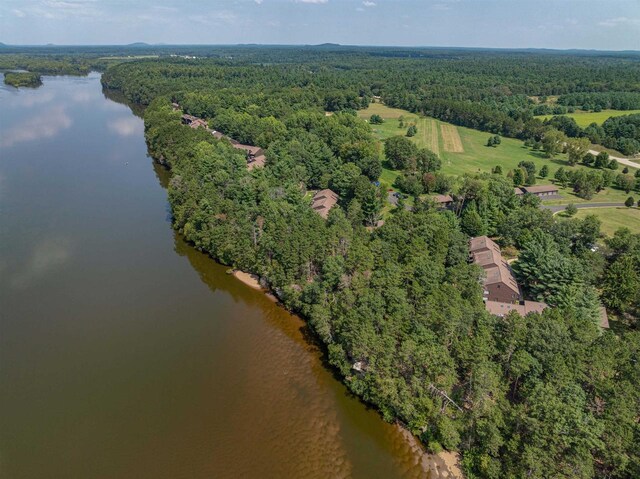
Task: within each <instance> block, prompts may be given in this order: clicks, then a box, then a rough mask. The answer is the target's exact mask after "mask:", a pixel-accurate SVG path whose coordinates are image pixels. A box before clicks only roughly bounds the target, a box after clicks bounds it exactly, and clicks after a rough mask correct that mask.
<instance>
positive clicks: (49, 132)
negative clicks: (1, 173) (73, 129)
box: [0, 105, 73, 148]
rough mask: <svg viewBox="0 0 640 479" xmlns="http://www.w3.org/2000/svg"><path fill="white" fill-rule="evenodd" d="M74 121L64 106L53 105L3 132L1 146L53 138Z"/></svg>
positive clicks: (0, 140)
mask: <svg viewBox="0 0 640 479" xmlns="http://www.w3.org/2000/svg"><path fill="white" fill-rule="evenodd" d="M72 123H73V121H72V120H71V117H70V116H69V115H68V114H67V112H66V111H65V108H64V107H63V106H61V105H60V106H53V107H51V108H48V109H45V110H43V111H42V113H39V114H37V115H34V116H32V117H31V118H28V119H26V120H25V121H23V122H22V123H19V124H17V125H14V126H12V127H11V128H9V129H8V130H6V131H5V132H3V133H2V137H1V138H0V147H5V148H6V147H9V146H13V145H15V144H16V143H23V142H25V141H34V140H40V139H42V138H52V137H54V136H56V135H57V134H58V133H60V132H61V131H62V130H65V129H67V128H69V127H70V126H71V124H72Z"/></svg>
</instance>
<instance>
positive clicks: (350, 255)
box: [103, 50, 640, 478]
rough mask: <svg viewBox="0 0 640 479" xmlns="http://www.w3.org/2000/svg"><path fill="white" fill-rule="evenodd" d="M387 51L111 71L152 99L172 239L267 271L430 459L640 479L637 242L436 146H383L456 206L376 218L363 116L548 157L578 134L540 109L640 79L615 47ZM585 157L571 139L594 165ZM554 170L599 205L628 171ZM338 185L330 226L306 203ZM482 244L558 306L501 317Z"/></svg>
mask: <svg viewBox="0 0 640 479" xmlns="http://www.w3.org/2000/svg"><path fill="white" fill-rule="evenodd" d="M385 52H386V53H385V54H384V55H382V56H381V57H375V58H372V57H370V56H369V54H368V53H367V54H365V53H363V52H357V53H352V54H349V55H348V56H347V55H345V56H342V55H339V54H336V53H331V52H330V53H325V54H324V55H325V56H324V57H322V58H320V56H319V54H310V55H309V56H308V58H307V59H306V60H302V59H300V58H301V57H299V56H297V54H295V53H294V54H292V55H291V56H290V57H287V61H285V60H284V59H283V58H282V57H279V56H278V55H277V54H276V53H274V52H270V53H269V55H267V54H264V53H260V52H259V53H253V54H251V55H249V54H247V56H245V57H241V59H240V60H237V61H231V60H227V59H209V60H202V61H198V62H188V61H183V60H173V59H172V60H161V61H156V60H145V61H140V62H134V63H128V64H122V65H118V66H115V67H112V68H110V69H109V70H108V71H107V73H106V74H105V76H104V79H103V80H104V83H105V85H106V86H109V87H114V88H118V89H120V90H122V91H123V92H124V93H125V95H127V97H128V98H130V99H132V100H135V101H141V102H143V103H147V104H149V106H148V108H147V110H146V112H145V135H146V139H147V143H148V146H149V151H150V153H151V154H152V156H153V157H154V158H156V159H157V160H158V161H160V162H162V163H164V164H165V165H167V166H168V167H170V168H171V169H172V178H171V181H170V185H169V199H170V203H171V207H172V213H173V222H174V226H175V228H176V229H178V230H179V231H180V232H181V233H183V234H184V235H185V237H186V238H187V239H188V240H189V241H191V242H192V243H193V244H194V245H195V246H196V247H197V248H199V249H201V250H203V251H206V252H207V253H209V254H211V255H212V256H213V257H215V258H217V259H218V260H219V261H221V262H222V263H224V264H227V265H230V266H233V267H235V268H239V269H243V270H246V271H251V272H254V273H256V274H258V275H259V276H260V277H261V278H262V280H263V281H264V282H265V284H266V285H268V286H269V287H270V288H271V289H272V290H273V291H274V292H276V294H277V295H278V296H279V298H280V299H281V301H282V302H283V304H284V305H285V306H287V307H288V308H291V309H292V310H295V311H297V312H299V313H301V314H302V315H303V316H304V317H305V318H306V319H307V320H308V322H309V324H310V326H311V327H312V329H313V331H314V332H315V333H316V334H317V336H318V338H320V340H321V341H322V343H323V344H324V345H325V347H326V352H327V356H328V360H329V362H330V364H331V365H332V366H333V367H334V368H336V371H337V372H338V373H339V374H340V375H341V376H342V377H343V378H344V380H345V383H346V384H347V386H348V387H349V388H350V390H351V391H352V392H354V393H355V394H357V395H358V396H359V397H361V398H363V399H364V400H366V401H368V402H369V403H371V404H373V405H375V406H376V407H377V408H378V409H379V410H380V411H381V413H382V415H383V416H384V417H385V419H387V420H390V421H392V420H398V421H401V422H402V423H403V424H405V425H406V426H407V427H408V428H409V429H411V431H413V432H414V433H415V434H417V435H418V436H419V437H420V438H421V439H422V440H423V441H424V443H425V444H426V445H427V446H428V447H429V448H431V449H433V450H437V449H439V448H441V447H444V448H447V449H451V450H459V451H461V453H462V463H463V467H464V469H465V471H466V473H467V474H468V476H469V477H478V478H480V477H482V478H504V477H506V478H520V477H531V478H546V477H566V478H570V477H571V478H574V477H577V478H589V477H610V478H626V477H636V476H638V475H640V451H639V446H638V444H640V440H639V439H640V426H639V424H638V421H637V418H638V416H639V415H640V406H639V405H640V387H639V386H638V384H640V363H639V362H638V360H639V359H640V358H639V356H640V335H639V334H638V331H637V317H638V310H639V309H640V295H639V291H640V284H639V283H640V280H639V279H638V278H640V235H634V234H632V233H631V232H629V231H628V230H621V231H619V232H618V233H617V234H616V235H615V236H614V237H613V238H611V239H610V240H609V241H607V242H606V243H605V244H604V245H601V248H600V249H598V248H595V247H594V246H595V244H596V242H598V241H601V239H600V225H599V222H598V221H597V219H596V218H595V217H593V216H587V217H586V218H584V219H578V218H571V219H562V218H557V217H554V216H553V215H552V214H551V212H550V211H548V210H545V209H541V208H540V207H539V203H540V200H539V199H538V198H536V197H534V196H532V195H523V196H522V197H517V196H516V195H515V193H514V189H513V184H514V181H515V180H514V178H515V174H512V175H511V177H507V176H506V175H505V176H502V175H500V174H489V173H483V174H476V175H466V176H463V177H460V178H457V179H455V181H453V180H454V179H452V178H451V177H449V176H448V175H443V174H442V173H441V172H439V171H437V170H438V169H439V167H440V160H439V158H438V157H437V155H435V154H434V153H433V152H430V151H428V150H420V149H418V148H416V147H415V145H414V144H413V143H412V142H411V141H410V140H408V139H407V138H405V137H403V136H400V135H398V136H396V137H392V138H390V139H389V140H387V141H386V142H385V144H384V149H385V152H386V154H387V155H386V156H387V159H388V161H389V162H393V163H394V165H393V166H394V167H396V168H398V169H401V170H403V174H402V175H401V178H400V180H401V181H405V182H406V183H407V184H408V185H411V186H410V187H411V188H415V191H427V192H436V191H438V192H447V193H451V194H452V195H453V197H454V198H453V199H454V205H453V207H452V210H451V211H441V210H438V209H436V208H435V207H434V205H433V204H432V203H431V202H429V201H421V200H420V199H419V198H418V199H416V201H415V204H414V206H413V208H412V209H411V210H407V209H405V208H404V207H403V205H402V203H400V206H401V207H399V208H396V209H395V210H394V211H393V213H392V214H388V215H386V217H385V223H384V225H382V226H379V227H374V226H377V220H378V219H379V218H380V214H381V213H380V212H381V205H382V200H383V197H384V195H385V192H383V191H380V188H379V187H378V186H376V180H377V179H378V178H379V176H380V171H381V170H380V157H381V151H380V146H379V144H378V143H377V142H376V141H375V140H374V139H373V137H372V133H371V129H370V126H369V125H368V124H367V123H366V122H364V121H362V120H359V119H358V118H357V117H356V116H354V115H353V114H352V110H353V109H355V108H360V107H362V106H364V105H366V104H367V103H368V101H369V98H370V97H372V96H374V95H376V96H378V95H379V96H382V97H383V99H384V100H385V101H386V102H387V103H388V104H390V105H396V106H401V107H403V108H407V109H409V110H411V111H424V112H427V113H430V114H432V115H434V116H437V117H438V118H441V119H444V120H447V121H452V122H454V123H456V124H465V125H468V126H472V127H475V128H480V129H484V130H487V131H491V132H492V133H493V134H502V135H510V136H521V137H531V138H535V140H536V141H542V142H544V141H545V138H546V141H547V143H548V147H547V148H548V149H549V151H547V153H548V154H550V155H553V154H556V153H557V152H558V151H559V150H560V149H562V148H563V147H564V143H565V142H566V136H570V135H567V133H566V132H564V131H563V129H562V128H560V122H557V123H556V124H555V126H553V127H552V126H550V125H547V126H545V125H543V124H542V122H540V121H538V120H535V119H532V118H531V115H532V111H531V110H532V106H533V104H534V103H533V100H531V99H529V98H528V96H529V95H533V94H536V95H551V94H568V93H572V92H575V91H576V90H578V91H594V90H596V91H601V90H610V91H625V90H629V91H633V89H634V88H636V89H637V78H638V76H637V75H636V73H637V66H636V65H633V64H630V63H629V61H628V60H627V59H625V58H623V57H615V56H613V57H612V58H608V57H597V58H591V57H585V58H580V57H578V58H575V57H565V56H559V57H555V56H549V57H548V58H546V57H544V55H542V56H528V55H525V54H517V55H516V54H513V55H507V54H505V55H503V56H500V55H497V56H495V55H490V54H486V56H485V55H484V54H479V55H477V56H474V55H466V54H463V53H460V54H459V55H454V54H452V53H449V52H448V53H446V54H445V53H442V54H438V53H433V56H430V57H426V56H425V57H419V58H397V57H396V56H392V54H391V53H390V52H389V51H386V50H385ZM396 54H397V55H400V53H399V52H395V53H394V55H396ZM261 55H263V56H261ZM267 58H269V59H270V60H271V61H270V62H267V61H266V59H267ZM249 59H250V60H249ZM258 59H262V60H263V61H262V62H261V61H258ZM489 65H490V67H489ZM534 66H535V67H536V68H533V67H534ZM172 101H177V102H178V103H179V104H180V106H181V107H182V108H183V109H184V110H185V111H186V112H188V113H191V114H194V115H197V116H201V117H203V118H205V119H206V120H208V122H209V125H210V126H211V127H212V128H214V129H217V130H220V131H222V132H223V133H225V134H227V135H229V136H231V137H233V138H235V139H237V140H239V141H244V142H249V143H252V144H255V145H258V146H260V147H262V148H264V149H265V150H266V157H267V162H266V165H265V167H264V168H255V169H253V170H251V171H249V170H248V169H247V167H246V160H245V157H244V156H243V155H242V154H241V153H238V150H237V149H235V148H233V147H232V146H231V144H230V143H229V142H228V141H227V140H224V139H222V140H217V139H215V138H214V137H213V136H212V135H211V134H210V133H208V132H207V131H205V130H204V129H197V130H194V129H192V128H189V127H187V126H185V125H182V124H181V122H180V112H176V111H174V110H173V109H172V107H171V102H172ZM327 110H330V111H333V112H334V113H333V114H331V115H327V114H325V111H327ZM621 124H622V123H621ZM625 131H626V130H625ZM577 136H578V137H580V136H581V135H577ZM583 146H584V145H583V144H582V143H576V144H575V145H573V147H575V149H576V152H575V155H574V156H575V157H576V158H578V159H579V160H580V161H584V160H583V159H584V157H585V155H584V152H583V149H582V147H583ZM595 161H596V159H595V158H594V166H595ZM607 165H608V163H607ZM531 166H532V165H530V164H528V163H527V162H525V163H523V164H522V165H520V167H519V168H517V169H516V170H515V171H516V172H519V173H517V174H519V175H521V180H522V181H523V182H524V181H526V180H527V178H528V177H529V176H531V175H533V176H534V177H535V173H536V172H535V171H533V172H532V171H531ZM533 166H534V168H535V165H533ZM603 168H604V169H603ZM558 171H560V170H558ZM561 173H562V176H563V178H562V180H559V181H562V182H564V183H567V184H571V185H573V188H574V189H576V191H580V192H584V195H585V197H586V195H588V192H589V191H590V189H593V188H597V187H598V185H600V186H602V187H604V186H605V185H608V184H611V182H612V181H614V180H615V179H616V176H615V175H616V174H615V173H613V172H612V171H611V170H608V166H604V165H603V166H601V167H600V168H592V169H580V170H577V169H576V170H575V171H573V170H570V171H565V170H562V171H561ZM606 173H611V177H609V176H610V175H608V174H606ZM557 175H558V173H557V172H556V176H557ZM589 175H591V176H589ZM620 181H623V180H620ZM624 181H627V180H626V179H625V180H624ZM326 187H329V188H331V189H333V190H334V191H336V192H337V193H339V195H340V202H339V204H338V206H337V207H335V208H333V209H332V210H331V212H330V213H329V216H328V219H327V220H326V221H325V220H324V219H323V218H321V217H320V216H319V215H318V214H317V213H316V212H315V211H313V210H312V209H311V208H310V207H309V204H310V199H309V195H308V190H311V189H319V188H326ZM478 234H488V235H490V236H492V237H494V238H496V239H497V240H498V241H499V242H500V244H501V245H502V246H503V247H505V248H507V247H508V248H510V249H511V250H513V251H518V252H519V255H518V259H517V261H516V262H515V263H514V265H513V267H514V270H515V271H516V272H517V274H518V276H519V278H520V279H521V281H522V283H523V285H524V286H525V291H526V293H527V297H528V298H529V299H543V300H546V301H547V302H548V303H549V304H550V305H551V306H552V307H550V308H548V309H546V310H545V311H544V312H543V313H541V314H538V313H533V314H529V315H527V316H526V317H524V318H523V317H520V316H519V315H518V314H517V313H510V314H508V315H506V316H504V317H496V316H492V315H490V314H489V313H487V311H486V310H485V307H484V304H483V300H482V296H483V291H482V287H481V278H482V275H483V272H482V270H481V269H480V268H479V267H477V266H475V265H472V264H470V263H469V262H468V246H467V244H468V236H469V235H478ZM601 301H602V302H604V303H605V305H606V306H608V307H609V308H610V312H611V314H612V315H613V314H616V315H618V316H619V318H620V319H619V321H618V324H619V325H620V326H619V327H618V328H617V329H616V331H615V332H614V331H603V330H602V329H601V328H600V327H599V325H598V315H599V306H600V302H601ZM356 363H358V367H357V368H356V367H354V365H355V364H356ZM445 395H446V396H445ZM445 397H447V398H449V399H445Z"/></svg>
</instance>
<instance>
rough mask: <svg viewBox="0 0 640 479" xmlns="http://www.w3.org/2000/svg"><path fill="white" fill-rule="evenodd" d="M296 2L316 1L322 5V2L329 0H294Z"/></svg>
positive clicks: (315, 2)
mask: <svg viewBox="0 0 640 479" xmlns="http://www.w3.org/2000/svg"><path fill="white" fill-rule="evenodd" d="M294 1H295V2H296V3H314V4H316V5H320V4H322V3H328V2H329V0H294Z"/></svg>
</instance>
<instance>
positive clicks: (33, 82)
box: [4, 72, 42, 88]
mask: <svg viewBox="0 0 640 479" xmlns="http://www.w3.org/2000/svg"><path fill="white" fill-rule="evenodd" d="M4 82H5V84H7V85H11V86H14V87H16V88H18V87H21V86H27V87H38V86H40V85H42V77H41V76H40V75H38V74H37V73H31V72H6V73H5V74H4Z"/></svg>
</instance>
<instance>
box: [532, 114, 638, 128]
mask: <svg viewBox="0 0 640 479" xmlns="http://www.w3.org/2000/svg"><path fill="white" fill-rule="evenodd" d="M636 113H640V110H602V111H599V112H594V111H581V110H580V111H576V112H575V113H565V114H564V115H562V116H569V117H571V118H573V119H574V120H576V123H577V124H578V126H580V127H581V128H585V127H587V126H589V125H590V124H591V123H597V124H598V125H602V124H603V123H604V122H605V120H607V119H608V118H611V117H612V116H623V115H633V114H636ZM553 116H559V115H540V116H537V117H536V118H540V119H541V120H546V119H547V118H551V117H553Z"/></svg>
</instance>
